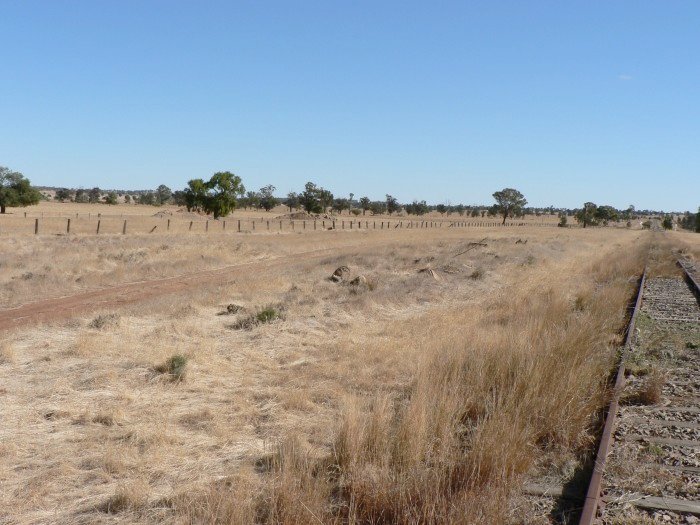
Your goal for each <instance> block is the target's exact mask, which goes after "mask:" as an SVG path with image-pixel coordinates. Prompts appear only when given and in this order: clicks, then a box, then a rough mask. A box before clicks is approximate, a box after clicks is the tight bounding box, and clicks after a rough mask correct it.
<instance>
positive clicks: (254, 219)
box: [253, 219, 255, 231]
mask: <svg viewBox="0 0 700 525" xmlns="http://www.w3.org/2000/svg"><path fill="white" fill-rule="evenodd" d="M253 231H255V219H253Z"/></svg>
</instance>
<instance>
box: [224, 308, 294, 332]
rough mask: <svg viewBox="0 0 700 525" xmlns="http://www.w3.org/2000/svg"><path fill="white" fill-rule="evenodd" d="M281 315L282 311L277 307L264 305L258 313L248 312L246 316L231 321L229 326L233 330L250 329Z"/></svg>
mask: <svg viewBox="0 0 700 525" xmlns="http://www.w3.org/2000/svg"><path fill="white" fill-rule="evenodd" d="M281 317H282V313H281V311H280V309H279V308H275V307H273V306H266V307H265V308H263V309H262V310H260V311H259V312H258V313H254V314H250V315H249V316H247V317H244V318H243V319H241V320H239V321H237V322H235V323H233V324H232V325H230V326H229V328H232V329H233V330H252V329H253V328H255V327H256V326H258V325H260V324H265V323H271V322H272V321H275V320H277V319H280V318H281Z"/></svg>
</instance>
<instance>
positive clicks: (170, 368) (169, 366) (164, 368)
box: [156, 354, 187, 381]
mask: <svg viewBox="0 0 700 525" xmlns="http://www.w3.org/2000/svg"><path fill="white" fill-rule="evenodd" d="M156 371H157V372H159V373H161V374H170V376H171V379H172V380H173V381H183V380H184V379H185V372H186V371H187V356H184V355H182V354H176V355H174V356H172V357H171V358H169V359H168V360H167V361H166V362H165V363H163V364H162V365H160V366H157V367H156Z"/></svg>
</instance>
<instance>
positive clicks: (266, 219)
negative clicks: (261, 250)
mask: <svg viewBox="0 0 700 525" xmlns="http://www.w3.org/2000/svg"><path fill="white" fill-rule="evenodd" d="M8 210H9V211H8V213H7V214H4V215H0V235H2V236H15V237H16V236H30V235H34V234H35V231H36V232H37V233H38V234H39V235H65V234H67V233H70V234H71V235H78V236H85V235H96V234H98V233H99V234H100V235H120V234H123V233H124V232H125V233H126V234H129V235H133V234H147V233H151V232H152V231H153V232H157V233H166V232H167V233H170V234H171V235H183V234H188V235H189V234H192V233H204V232H209V233H213V232H217V233H218V232H224V231H226V232H229V233H233V232H237V231H238V228H239V222H240V231H241V232H247V233H279V232H287V233H291V232H299V231H308V230H312V229H313V227H314V225H313V221H312V220H307V221H306V225H305V224H304V221H303V220H301V219H299V220H294V221H290V220H289V217H288V215H289V209H288V208H287V207H285V206H277V207H276V208H275V209H273V210H271V211H269V212H265V211H264V210H255V209H247V210H245V209H243V210H241V209H239V210H235V211H234V213H233V214H231V215H229V216H228V217H224V218H221V219H218V220H214V219H213V217H211V216H207V215H205V214H201V213H194V212H192V213H190V212H187V210H186V209H185V208H180V207H177V206H174V205H167V206H142V205H135V204H118V205H114V206H109V205H105V204H81V203H73V202H65V203H58V202H41V203H39V204H37V205H35V206H30V207H27V208H8ZM301 215H304V214H303V213H302V214H301ZM69 219H70V224H69V223H68V221H69ZM333 220H335V221H336V228H338V229H341V228H342V227H343V223H345V228H347V229H350V228H351V226H350V223H351V222H352V223H353V226H352V228H354V229H357V228H358V227H360V228H367V227H369V228H375V227H376V228H377V229H381V228H382V227H384V228H386V227H387V224H388V223H391V225H390V227H391V228H393V227H395V226H396V225H397V224H398V223H399V222H403V223H404V224H405V225H407V224H408V223H410V222H413V223H414V225H415V224H416V223H418V224H420V223H425V222H431V223H432V224H433V225H434V226H439V225H440V223H444V224H443V227H446V226H447V225H448V224H449V223H451V222H460V223H462V224H464V225H472V226H475V225H480V226H483V225H498V224H499V223H500V222H501V219H499V218H498V217H488V216H486V217H468V216H466V215H465V216H460V215H458V214H456V213H453V214H450V215H440V214H439V213H437V212H431V213H428V214H426V215H422V216H420V217H418V216H409V215H405V214H403V213H402V214H400V215H393V216H389V215H386V214H385V215H376V216H373V215H370V214H367V215H359V216H355V215H351V214H350V213H349V212H347V211H346V212H345V213H344V214H340V215H332V216H331V215H325V216H323V217H321V218H320V219H319V220H317V221H316V223H317V224H316V228H318V229H319V230H320V229H322V228H328V227H330V226H331V225H332V224H333ZM558 220H559V219H558V217H557V216H555V215H542V216H539V217H537V216H532V215H528V216H526V217H523V218H518V219H514V220H509V221H508V222H511V223H518V224H521V223H522V224H527V225H540V226H542V225H546V226H553V225H555V224H556V223H557V222H558ZM37 221H38V223H37ZM359 221H361V224H359V225H358V222H359ZM98 222H99V224H98ZM569 222H570V224H573V222H572V220H570V221H569ZM125 223H126V224H125ZM375 223H376V224H375ZM69 226H70V232H69ZM98 229H99V231H98Z"/></svg>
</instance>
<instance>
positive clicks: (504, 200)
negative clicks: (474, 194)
mask: <svg viewBox="0 0 700 525" xmlns="http://www.w3.org/2000/svg"><path fill="white" fill-rule="evenodd" d="M493 198H494V199H495V200H496V211H497V213H500V214H501V215H503V224H505V223H506V219H507V218H508V217H509V216H511V217H512V216H514V215H519V214H520V213H522V209H523V206H525V205H526V204H527V200H526V199H525V196H524V195H523V194H522V193H520V192H519V191H518V190H516V189H513V188H504V189H502V190H501V191H497V192H495V193H494V194H493Z"/></svg>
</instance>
